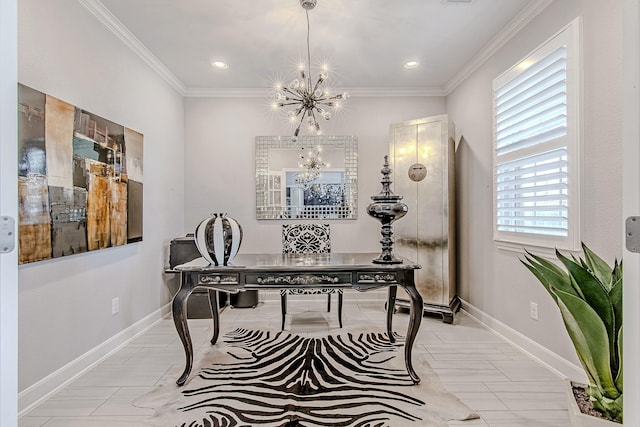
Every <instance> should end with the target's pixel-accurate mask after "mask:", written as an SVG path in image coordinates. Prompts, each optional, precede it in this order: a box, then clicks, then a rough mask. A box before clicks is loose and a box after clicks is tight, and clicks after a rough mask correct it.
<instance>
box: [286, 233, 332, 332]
mask: <svg viewBox="0 0 640 427" xmlns="http://www.w3.org/2000/svg"><path fill="white" fill-rule="evenodd" d="M282 252H283V253H285V254H287V253H289V254H291V253H321V254H326V253H329V252H331V239H330V235H329V224H283V225H282ZM334 293H337V294H338V323H339V324H340V327H341V328H342V289H334V288H317V289H283V290H281V291H280V306H281V309H282V329H283V330H284V320H285V316H286V314H287V295H317V294H322V295H327V311H331V294H334Z"/></svg>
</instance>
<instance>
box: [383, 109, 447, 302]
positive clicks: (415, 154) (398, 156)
mask: <svg viewBox="0 0 640 427" xmlns="http://www.w3.org/2000/svg"><path fill="white" fill-rule="evenodd" d="M449 132H450V130H449V123H448V118H447V117H446V116H436V117H431V118H426V119H420V120H412V121H409V122H403V123H398V124H394V125H392V126H391V163H392V169H393V181H394V192H395V193H396V194H398V195H401V196H403V197H404V198H403V202H404V203H406V204H407V206H408V207H409V212H408V213H407V215H406V216H405V217H404V218H402V219H401V220H399V221H398V222H396V223H394V226H393V227H394V238H395V245H394V248H395V252H396V253H397V254H398V255H400V256H403V257H405V258H408V259H410V260H412V261H414V262H417V263H418V264H420V265H421V266H422V269H421V270H418V271H417V272H416V286H417V288H418V290H419V292H420V293H421V295H422V297H423V299H424V301H425V303H428V304H436V305H448V304H449V302H450V300H451V298H452V297H453V295H454V294H455V291H454V290H453V277H452V274H451V272H452V268H451V262H452V261H453V259H452V257H451V254H450V252H451V249H452V247H450V239H451V238H452V237H453V236H452V235H451V234H452V233H451V231H450V221H452V220H453V218H451V215H452V212H450V204H451V203H452V201H453V199H452V198H453V186H452V185H451V182H450V177H451V175H452V174H451V173H450V169H451V168H450V164H449V162H450V160H451V159H450V156H451V153H450V150H449ZM425 171H426V174H425Z"/></svg>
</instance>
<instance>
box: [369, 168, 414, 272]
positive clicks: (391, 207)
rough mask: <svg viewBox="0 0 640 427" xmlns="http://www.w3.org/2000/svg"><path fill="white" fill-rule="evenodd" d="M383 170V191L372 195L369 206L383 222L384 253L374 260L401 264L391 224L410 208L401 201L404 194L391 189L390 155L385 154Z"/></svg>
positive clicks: (373, 215) (373, 214)
mask: <svg viewBox="0 0 640 427" xmlns="http://www.w3.org/2000/svg"><path fill="white" fill-rule="evenodd" d="M380 172H382V181H380V183H381V184H382V191H380V194H378V195H377V196H371V199H372V200H373V202H372V203H371V204H369V206H367V213H368V214H369V215H370V216H372V217H373V218H375V219H377V220H378V221H380V223H382V229H381V234H382V240H380V243H381V244H382V253H381V254H380V255H379V256H378V258H376V259H374V260H373V262H374V263H376V264H401V263H402V259H400V258H396V257H395V255H393V239H392V238H391V236H393V229H392V227H391V224H392V223H393V222H394V221H395V220H398V219H400V218H402V217H403V216H405V215H406V214H407V212H408V211H409V208H408V207H407V205H405V204H404V203H402V202H401V200H402V196H398V195H396V194H394V193H393V192H392V191H391V188H390V185H391V182H392V181H391V178H390V177H389V175H390V174H391V169H390V168H389V156H384V165H383V167H382V169H381V170H380Z"/></svg>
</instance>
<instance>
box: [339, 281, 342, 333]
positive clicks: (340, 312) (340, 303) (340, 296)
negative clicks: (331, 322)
mask: <svg viewBox="0 0 640 427" xmlns="http://www.w3.org/2000/svg"><path fill="white" fill-rule="evenodd" d="M338 323H339V324H340V327H341V328H342V289H339V290H338Z"/></svg>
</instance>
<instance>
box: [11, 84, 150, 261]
mask: <svg viewBox="0 0 640 427" xmlns="http://www.w3.org/2000/svg"><path fill="white" fill-rule="evenodd" d="M142 154H143V135H142V134H141V133H139V132H136V131H134V130H131V129H128V128H126V127H124V126H122V125H119V124H116V123H114V122H112V121H110V120H107V119H105V118H103V117H100V116H98V115H95V114H92V113H90V112H88V111H86V110H83V109H81V108H78V107H75V106H73V105H71V104H69V103H67V102H64V101H62V100H60V99H57V98H55V97H53V96H51V95H47V94H45V93H42V92H40V91H38V90H35V89H32V88H30V87H28V86H25V85H22V84H19V85H18V162H19V163H18V198H19V199H18V210H19V226H18V245H19V250H18V254H19V255H18V257H19V263H20V264H26V263H30V262H35V261H41V260H45V259H50V258H58V257H62V256H66V255H73V254H77V253H82V252H87V251H93V250H97V249H103V248H108V247H113V246H121V245H125V244H127V243H132V242H137V241H141V240H142V188H143V184H142V183H143V180H142Z"/></svg>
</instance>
